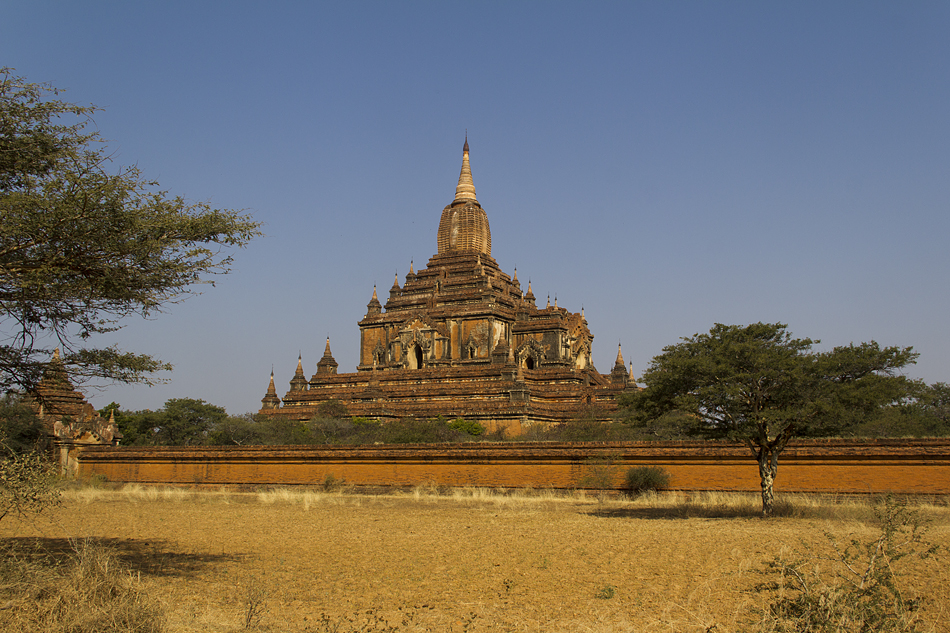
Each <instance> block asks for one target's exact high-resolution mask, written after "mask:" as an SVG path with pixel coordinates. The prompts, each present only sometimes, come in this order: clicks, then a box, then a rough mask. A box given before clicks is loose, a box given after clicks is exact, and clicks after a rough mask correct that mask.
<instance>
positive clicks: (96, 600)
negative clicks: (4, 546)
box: [0, 540, 165, 633]
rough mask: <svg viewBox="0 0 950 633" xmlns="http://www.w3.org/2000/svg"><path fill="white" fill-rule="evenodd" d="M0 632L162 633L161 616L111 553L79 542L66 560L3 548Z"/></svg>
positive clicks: (136, 580)
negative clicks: (4, 549)
mask: <svg viewBox="0 0 950 633" xmlns="http://www.w3.org/2000/svg"><path fill="white" fill-rule="evenodd" d="M0 569H2V573H0V578H2V585H0V596H2V598H0V600H2V602H3V604H2V605H0V630H4V631H20V632H22V633H41V632H42V633H60V632H62V633H161V632H162V631H164V628H165V627H164V615H163V612H162V609H161V608H160V607H159V606H158V604H157V603H155V602H154V601H152V600H151V599H150V598H149V597H148V595H147V594H146V592H145V589H144V588H143V587H142V583H141V579H140V578H139V577H138V576H137V575H134V574H133V573H132V572H131V571H130V570H129V569H128V567H126V566H125V565H123V564H122V562H121V561H120V560H119V559H118V557H117V556H116V554H115V552H114V551H112V550H110V549H108V548H106V547H102V546H101V545H98V544H96V543H94V542H91V541H86V540H83V541H78V542H76V543H74V545H73V552H71V553H70V554H69V555H68V556H67V558H66V559H65V560H57V559H55V558H54V557H52V556H50V555H44V554H43V553H39V554H37V553H33V552H22V551H16V550H8V551H5V552H3V559H2V563H0Z"/></svg>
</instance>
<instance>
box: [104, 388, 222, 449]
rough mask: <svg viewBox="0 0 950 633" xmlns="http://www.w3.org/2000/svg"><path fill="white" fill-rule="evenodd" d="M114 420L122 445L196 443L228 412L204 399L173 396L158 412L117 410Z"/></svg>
mask: <svg viewBox="0 0 950 633" xmlns="http://www.w3.org/2000/svg"><path fill="white" fill-rule="evenodd" d="M109 406H110V407H111V406H112V405H109ZM106 408H107V409H108V408H109V407H106ZM115 419H116V424H118V426H119V430H120V431H122V434H123V436H124V439H123V443H124V444H130V445H132V444H137V445H143V446H153V445H157V446H199V445H202V444H207V443H208V441H209V436H211V435H213V434H214V433H215V431H216V429H218V427H221V426H222V425H224V424H225V423H226V422H227V420H228V414H227V413H226V412H225V410H224V409H223V408H222V407H219V406H216V405H213V404H210V403H207V402H205V401H204V400H195V399H193V398H172V399H170V400H167V401H166V402H165V406H164V407H163V408H162V409H160V410H159V411H135V412H122V413H121V414H120V413H118V412H117V413H116V418H115Z"/></svg>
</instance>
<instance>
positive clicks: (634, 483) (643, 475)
mask: <svg viewBox="0 0 950 633" xmlns="http://www.w3.org/2000/svg"><path fill="white" fill-rule="evenodd" d="M625 480H626V484H627V485H626V488H627V490H629V491H630V492H635V493H642V492H647V491H649V490H657V489H659V488H666V487H667V486H669V485H670V474H669V473H668V472H666V471H665V470H663V469H662V468H660V467H659V466H636V467H634V468H631V469H629V470H627V474H626V476H625Z"/></svg>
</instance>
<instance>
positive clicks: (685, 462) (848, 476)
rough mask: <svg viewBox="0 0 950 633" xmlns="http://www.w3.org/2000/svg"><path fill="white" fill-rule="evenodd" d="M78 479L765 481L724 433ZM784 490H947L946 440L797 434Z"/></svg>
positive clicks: (115, 461)
mask: <svg viewBox="0 0 950 633" xmlns="http://www.w3.org/2000/svg"><path fill="white" fill-rule="evenodd" d="M74 457H75V463H76V464H77V471H76V472H77V474H78V476H79V477H81V478H87V477H91V476H93V475H101V476H104V477H106V478H107V479H108V480H109V481H112V482H137V483H143V484H175V485H194V486H224V485H234V486H255V485H288V486H290V485H318V484H321V483H322V482H323V481H324V479H325V478H326V477H327V476H328V475H332V476H333V477H335V478H337V479H345V480H346V481H347V483H350V484H354V485H372V486H412V485H416V484H420V483H426V482H431V483H434V484H438V485H444V486H459V487H461V486H486V487H524V486H532V487H536V488H540V487H550V488H560V489H570V488H575V487H578V482H579V481H581V480H582V479H583V478H584V475H585V474H586V473H587V472H588V471H589V469H591V468H593V467H599V466H602V465H604V464H609V465H610V466H611V467H612V468H613V470H612V472H613V473H614V475H615V485H616V487H617V488H619V487H621V484H622V480H623V473H624V472H625V471H626V469H627V468H629V467H633V466H660V467H662V468H664V469H666V470H667V471H668V472H669V473H670V475H671V482H670V486H671V488H673V489H677V490H686V491H698V490H723V491H758V490H759V479H758V466H757V464H756V461H755V459H754V458H753V457H752V454H751V451H750V450H749V449H748V448H746V447H744V446H741V445H737V444H734V443H725V442H611V443H574V444H555V443H496V444H491V443H471V444H451V445H449V444H443V445H389V446H257V447H244V446H242V447H195V448H155V447H150V448H137V447H118V448H115V447H104V446H83V447H77V448H75V449H74ZM775 487H776V490H777V491H782V492H817V493H848V494H851V493H882V492H894V493H910V494H938V495H945V494H950V440H948V439H932V440H799V441H797V442H794V443H792V444H790V445H789V446H788V448H786V450H785V451H784V453H783V454H782V456H781V458H780V460H779V473H778V477H777V479H776V484H775Z"/></svg>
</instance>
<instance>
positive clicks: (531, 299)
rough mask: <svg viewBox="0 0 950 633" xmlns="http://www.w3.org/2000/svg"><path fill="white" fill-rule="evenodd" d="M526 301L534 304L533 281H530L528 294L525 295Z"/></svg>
mask: <svg viewBox="0 0 950 633" xmlns="http://www.w3.org/2000/svg"><path fill="white" fill-rule="evenodd" d="M524 300H525V301H528V302H530V303H532V304H534V291H533V290H531V280H530V279H529V280H528V292H526V293H524Z"/></svg>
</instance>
